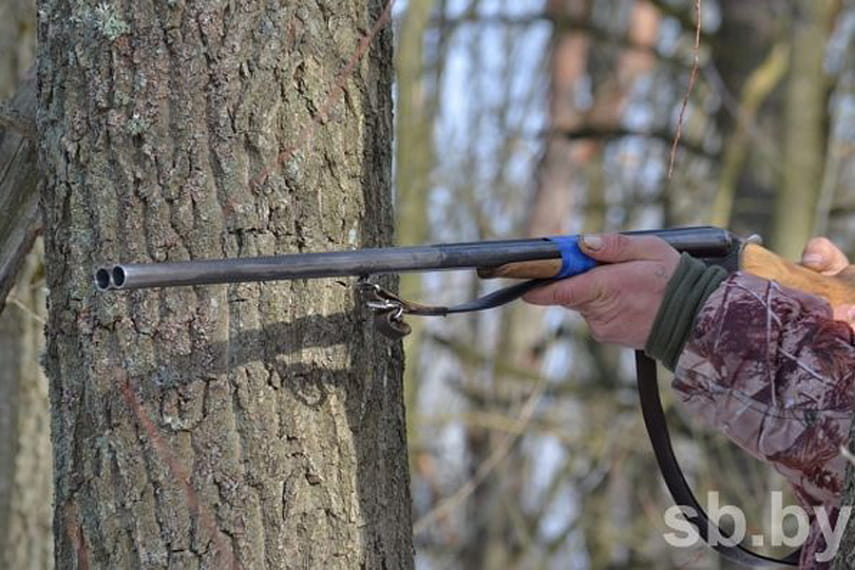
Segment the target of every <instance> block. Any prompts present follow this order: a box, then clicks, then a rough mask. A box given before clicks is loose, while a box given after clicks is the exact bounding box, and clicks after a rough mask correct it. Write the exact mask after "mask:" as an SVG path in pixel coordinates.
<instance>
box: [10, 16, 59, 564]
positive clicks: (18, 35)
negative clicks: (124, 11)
mask: <svg viewBox="0 0 855 570" xmlns="http://www.w3.org/2000/svg"><path fill="white" fill-rule="evenodd" d="M35 47H36V30H35V2H34V1H33V0H4V2H3V3H2V4H0V101H4V100H7V99H10V98H11V97H12V96H13V95H14V94H15V93H16V92H20V95H19V97H18V99H19V100H23V99H29V103H28V106H29V108H30V109H32V108H34V107H35V100H34V99H35V89H34V88H33V84H32V81H30V84H29V85H26V86H25V81H26V79H27V73H28V70H29V69H30V66H31V65H32V63H33V61H34V58H35ZM28 154H29V155H30V157H31V160H32V161H34V159H35V147H34V145H31V143H29V142H28V141H25V140H23V139H22V137H20V136H19V135H18V134H17V133H13V132H3V131H2V130H0V208H2V210H3V213H0V238H3V239H0V241H2V242H4V243H0V267H3V268H6V267H8V265H12V264H13V265H16V266H20V269H18V270H17V272H16V275H14V276H10V279H8V280H7V282H4V279H3V278H0V311H2V313H0V568H20V569H33V570H36V569H42V568H50V567H52V566H53V541H52V538H51V489H52V481H51V463H52V460H51V450H50V418H49V415H48V386H47V379H46V378H45V376H44V374H43V373H42V370H41V367H40V366H39V357H40V355H41V353H42V352H43V350H44V335H43V328H44V319H45V314H46V306H45V286H44V266H43V261H42V258H43V255H42V244H41V240H40V239H39V240H37V241H35V244H34V245H33V239H32V238H33V236H34V231H33V230H34V228H32V227H27V226H31V225H32V224H30V223H29V222H30V221H33V220H32V219H31V218H32V216H29V215H26V216H22V215H21V214H22V213H23V212H25V211H26V212H28V213H29V212H34V210H33V209H34V207H35V203H36V189H35V168H34V167H35V164H34V163H30V164H20V163H18V164H13V163H12V161H13V159H15V158H17V159H21V158H22V156H25V155H28ZM24 170H29V171H30V172H31V174H26V175H25V176H23V177H22V176H21V175H22V173H23V171H24ZM21 180H27V181H28V182H29V184H30V186H31V187H30V188H29V189H28V190H29V191H28V192H27V199H26V200H24V201H22V202H21V203H17V204H11V203H10V202H9V201H8V200H6V199H5V198H6V197H7V196H8V195H10V194H11V192H9V190H11V188H10V186H9V185H11V184H13V183H18V182H20V181H21ZM16 218H17V219H16ZM24 218H27V219H26V220H24ZM4 222H9V223H8V224H7V223H4ZM18 222H24V223H22V224H18ZM13 228H14V230H15V231H16V232H13ZM12 233H17V234H18V237H19V238H22V239H18V240H16V247H15V248H14V249H16V250H17V251H15V252H14V254H13V253H12V252H11V251H10V250H11V249H12V248H11V247H7V243H5V242H7V240H6V239H5V238H7V237H8V236H10V235H11V234H12ZM30 248H32V250H31V251H30V253H29V254H27V253H26V252H27V251H28V250H30ZM19 254H20V255H19ZM12 258H15V259H14V261H12ZM0 273H2V271H0ZM10 288H11V290H10V291H9V293H8V295H5V293H6V291H7V290H9V289H10ZM4 301H5V305H6V306H5V309H4V308H3V305H4Z"/></svg>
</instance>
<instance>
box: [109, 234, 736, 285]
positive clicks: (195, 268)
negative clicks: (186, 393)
mask: <svg viewBox="0 0 855 570" xmlns="http://www.w3.org/2000/svg"><path fill="white" fill-rule="evenodd" d="M623 233H626V234H627V235H655V236H658V237H661V238H662V239H664V240H665V241H667V242H668V243H669V244H671V246H673V247H674V248H675V249H677V250H678V251H681V252H687V253H689V254H691V255H693V256H696V257H702V258H725V257H727V256H730V255H732V254H733V252H734V250H735V249H738V248H737V247H736V246H738V244H739V243H741V240H739V238H737V237H735V236H734V235H733V234H732V233H730V232H729V231H727V230H723V229H721V228H716V227H711V226H697V227H687V228H673V229H664V230H642V231H630V232H623ZM569 237H570V239H571V240H572V239H573V238H574V236H569ZM562 239H563V240H564V241H565V242H566V241H567V240H568V238H567V237H565V238H562ZM561 257H562V247H561V245H560V242H559V241H558V240H556V239H553V238H535V239H514V240H500V241H481V242H471V243H453V244H438V245H425V246H414V247H383V248H369V249H355V250H343V251H331V252H322V253H296V254H286V255H278V256H269V257H248V258H235V259H209V260H194V261H176V262H166V263H127V264H117V265H111V266H110V265H108V266H103V267H99V268H98V269H97V270H96V272H95V285H96V287H97V288H98V289H99V290H101V291H108V290H123V289H142V288H149V287H176V286H182V285H213V284H218V283H240V282H248V281H273V280H283V279H312V278H320V277H344V276H359V277H361V276H368V275H376V274H381V273H400V272H413V271H437V270H449V269H485V268H493V267H499V266H502V265H506V264H513V263H519V262H527V261H537V260H545V259H558V258H561Z"/></svg>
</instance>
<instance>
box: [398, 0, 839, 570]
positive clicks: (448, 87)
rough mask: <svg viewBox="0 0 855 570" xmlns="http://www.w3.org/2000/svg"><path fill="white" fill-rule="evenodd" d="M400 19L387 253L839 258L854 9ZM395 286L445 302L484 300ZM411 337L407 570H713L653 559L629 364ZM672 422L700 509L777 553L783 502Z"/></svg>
mask: <svg viewBox="0 0 855 570" xmlns="http://www.w3.org/2000/svg"><path fill="white" fill-rule="evenodd" d="M698 7H700V16H701V22H702V27H701V30H700V41H699V45H698V47H697V48H696V47H695V37H696V32H697V21H698V18H697V16H698V14H697V12H696V10H697V8H698ZM398 18H399V22H400V27H399V30H398V31H399V33H398V45H399V52H398V57H399V62H398V70H399V71H398V73H399V75H398V115H397V116H398V131H397V133H398V139H397V140H398V152H397V158H398V160H397V165H396V167H397V187H398V199H399V216H401V217H400V218H399V223H400V227H401V228H402V231H400V232H399V238H400V241H401V243H403V244H408V243H415V242H417V241H418V242H421V241H429V242H431V241H433V242H436V241H451V240H470V239H492V238H502V237H507V236H520V235H548V234H556V233H575V232H581V231H609V230H618V229H637V228H648V227H660V226H673V225H688V224H708V223H709V224H717V225H722V226H728V227H730V228H731V229H732V230H734V231H736V232H739V233H742V234H746V235H747V234H753V233H757V234H761V235H763V236H764V237H765V238H766V242H767V244H768V245H769V246H771V247H772V248H773V249H775V250H777V251H779V252H780V253H782V254H783V255H785V256H788V257H791V258H795V257H797V256H798V255H799V254H800V249H801V247H802V245H803V244H804V243H805V241H806V240H807V238H808V237H809V236H811V235H814V234H817V233H824V234H828V235H830V236H831V237H832V238H833V239H834V240H835V241H836V242H837V243H839V244H841V245H842V246H843V247H844V249H846V250H847V251H848V252H849V253H850V254H851V253H852V252H853V247H855V197H853V192H855V144H853V143H855V93H853V73H855V62H853V55H852V54H853V52H855V43H853V37H855V6H853V2H851V1H845V2H835V1H820V2H815V1H813V0H797V1H783V0H780V1H778V0H762V1H756V2H743V1H740V0H703V2H696V1H695V0H657V1H650V0H596V1H594V0H545V1H544V0H530V1H521V2H501V1H498V0H456V1H455V0H435V1H433V0H409V1H408V2H407V3H406V4H400V5H399V6H398ZM414 35H416V36H417V37H413V36H414ZM696 60H697V64H698V77H697V81H696V82H695V84H694V86H693V88H692V90H691V93H689V94H688V95H687V88H688V82H689V77H690V74H691V71H692V67H693V65H694V63H695V61H696ZM419 67H420V68H421V72H420V73H416V72H415V71H414V69H417V68H419ZM684 99H685V105H686V109H685V115H684V117H683V118H682V122H681V124H680V128H681V138H680V144H679V146H678V148H677V152H676V160H675V164H674V169H673V174H672V175H671V176H670V178H669V176H668V170H669V160H670V154H671V147H672V143H673V141H674V139H675V136H676V132H677V126H678V120H679V116H680V109H681V107H682V105H683V104H684ZM410 283H411V285H410V289H409V291H416V292H418V294H420V295H421V296H422V297H423V298H428V299H430V300H432V301H438V302H453V301H460V300H462V299H464V298H467V297H471V296H473V295H475V294H477V293H482V292H484V291H485V290H489V289H491V288H493V287H495V284H493V283H483V282H478V281H477V280H476V279H474V278H472V277H471V276H469V275H465V274H446V275H442V276H439V277H437V276H428V277H426V278H417V277H414V278H410ZM422 327H423V330H422V331H421V333H420V336H419V339H418V341H414V346H415V347H417V350H418V352H417V353H416V354H417V358H416V359H413V358H412V355H413V354H414V353H413V352H410V356H411V359H410V360H409V372H408V376H407V379H408V394H409V395H410V396H409V398H408V412H409V422H410V443H411V454H412V464H413V467H414V473H413V491H414V493H413V496H414V500H415V517H416V521H417V522H416V526H415V532H416V545H417V548H418V551H417V566H418V567H419V568H425V569H428V568H462V569H467V570H468V569H477V568H484V569H487V568H562V569H566V568H633V569H635V568H728V567H729V566H728V564H727V563H726V562H723V561H721V560H719V558H718V556H716V555H715V554H713V553H711V552H709V551H707V550H706V549H704V548H697V549H693V550H690V551H685V550H675V549H673V548H671V547H669V546H668V545H667V544H666V543H665V542H664V540H663V539H662V534H663V532H666V531H667V529H666V528H665V527H664V523H663V520H662V513H663V511H664V509H665V508H666V507H667V506H668V505H669V504H670V498H669V497H667V496H666V494H665V492H664V490H663V486H662V483H661V478H660V476H659V475H658V473H657V470H656V467H655V464H654V463H653V458H652V455H651V453H650V450H649V444H648V442H647V440H646V435H645V433H644V430H643V426H642V423H641V418H640V416H639V413H638V405H637V397H636V395H635V388H634V371H633V369H632V362H631V354H630V353H629V351H623V350H618V349H614V348H611V347H604V346H599V345H597V344H596V343H594V342H592V341H591V340H590V338H589V337H588V334H587V331H586V327H585V325H584V323H582V322H581V321H580V319H579V318H578V317H577V316H576V315H573V314H570V313H568V312H566V311H563V310H561V309H536V308H531V307H526V306H522V305H520V304H517V305H514V306H511V307H508V308H505V309H502V310H500V311H493V312H491V313H489V314H486V315H477V316H470V317H455V318H453V319H447V320H442V321H426V322H424V323H422ZM665 391H666V390H663V392H665ZM666 405H667V406H668V413H669V416H670V418H669V419H670V421H672V424H673V427H672V429H673V430H674V432H675V434H674V438H675V446H676V447H677V449H678V453H679V454H680V455H681V457H682V459H683V461H684V463H685V467H686V469H687V473H688V475H689V476H690V478H691V479H692V483H693V484H694V485H695V486H696V487H697V488H698V490H699V492H700V493H701V494H702V495H703V492H704V491H705V490H717V491H719V492H721V494H722V501H723V502H726V503H730V504H736V505H739V506H740V507H742V508H743V509H744V510H745V512H746V514H747V515H748V517H749V521H748V522H749V529H750V530H751V531H752V532H761V531H762V532H765V533H766V536H767V537H771V535H770V534H769V532H770V529H769V528H768V526H769V512H768V508H769V504H768V503H769V492H770V491H772V490H785V488H786V484H785V483H784V482H783V481H782V480H781V479H780V478H778V477H776V476H775V475H774V474H773V473H771V472H770V470H769V469H767V468H766V467H765V466H763V465H761V464H759V463H757V462H755V461H753V460H752V459H750V458H748V457H747V456H746V455H745V454H744V453H742V452H741V451H739V450H738V449H735V448H734V447H733V446H731V445H730V444H729V443H727V442H726V441H724V440H722V439H721V438H719V437H717V436H713V435H709V434H706V433H704V432H702V431H700V430H699V429H698V427H697V426H695V425H692V424H691V422H687V421H683V418H681V416H680V409H679V406H675V405H674V403H673V401H672V402H670V403H669V404H666ZM772 552H775V551H774V550H772ZM777 553H778V554H780V553H781V552H780V551H777Z"/></svg>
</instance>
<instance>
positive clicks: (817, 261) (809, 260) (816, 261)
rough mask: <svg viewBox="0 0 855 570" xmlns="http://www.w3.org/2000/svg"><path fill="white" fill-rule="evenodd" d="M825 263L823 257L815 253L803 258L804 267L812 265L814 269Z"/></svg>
mask: <svg viewBox="0 0 855 570" xmlns="http://www.w3.org/2000/svg"><path fill="white" fill-rule="evenodd" d="M822 263H823V259H822V256H821V255H817V254H815V253H809V254H807V255H806V256H804V257H803V258H802V265H810V266H812V267H819V266H821V265H822Z"/></svg>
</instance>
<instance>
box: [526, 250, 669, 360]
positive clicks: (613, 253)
mask: <svg viewBox="0 0 855 570" xmlns="http://www.w3.org/2000/svg"><path fill="white" fill-rule="evenodd" d="M579 247H580V248H581V250H582V252H583V253H585V254H586V255H589V256H590V257H592V258H593V259H595V260H597V261H600V262H603V263H606V264H607V265H600V266H597V267H595V268H593V269H591V270H590V271H588V272H586V273H583V274H581V275H577V276H575V277H570V278H569V279H563V280H561V281H557V282H555V283H551V284H549V285H546V286H544V287H540V288H538V289H535V290H533V291H531V292H529V293H527V294H526V295H525V296H524V297H523V299H524V300H526V301H528V302H529V303H532V304H535V305H561V306H564V307H567V308H568V309H572V310H574V311H578V312H579V313H580V314H581V315H582V317H583V318H584V319H585V320H586V321H587V322H588V326H589V327H590V329H591V335H592V336H593V337H594V339H596V340H597V341H599V342H608V343H614V344H620V345H623V346H628V347H630V348H635V349H641V348H644V346H645V344H646V343H647V338H648V337H649V336H650V330H651V329H652V328H653V321H654V319H655V318H656V313H657V312H658V311H659V306H660V305H661V304H662V298H663V296H664V293H665V287H666V286H667V285H668V280H669V279H671V276H672V275H673V274H674V271H675V270H676V268H677V265H678V264H679V263H680V254H679V253H677V251H676V250H675V249H674V248H672V247H671V246H670V245H668V243H667V242H666V241H665V240H663V239H661V238H658V237H655V236H626V235H621V234H605V235H585V236H582V237H581V238H580V240H579Z"/></svg>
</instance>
